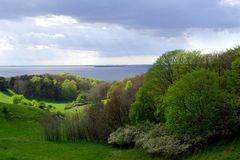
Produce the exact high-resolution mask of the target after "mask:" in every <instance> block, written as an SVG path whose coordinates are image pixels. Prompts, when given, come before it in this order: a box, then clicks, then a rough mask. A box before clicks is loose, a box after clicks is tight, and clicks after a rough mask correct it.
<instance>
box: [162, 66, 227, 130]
mask: <svg viewBox="0 0 240 160" xmlns="http://www.w3.org/2000/svg"><path fill="white" fill-rule="evenodd" d="M218 80H219V78H218V75H217V74H216V73H214V72H210V71H208V70H204V69H201V70H198V71H194V72H192V73H189V74H187V75H186V76H184V77H183V78H182V79H180V80H179V81H177V82H176V83H174V84H173V85H172V86H171V87H170V88H169V89H168V91H167V93H166V95H165V96H164V98H163V107H164V108H166V110H165V117H166V126H167V127H168V128H169V129H170V130H171V131H173V132H174V133H178V134H193V133H202V132H206V131H208V130H211V129H213V127H214V126H215V125H216V123H217V121H218V118H219V114H220V112H221V111H222V110H223V109H224V108H223V107H224V94H223V91H222V90H220V88H219V81H218ZM160 110H161V111H162V109H160Z"/></svg>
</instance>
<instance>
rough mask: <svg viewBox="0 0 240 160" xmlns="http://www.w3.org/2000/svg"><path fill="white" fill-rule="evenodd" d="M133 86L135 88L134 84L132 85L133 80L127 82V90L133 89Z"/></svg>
mask: <svg viewBox="0 0 240 160" xmlns="http://www.w3.org/2000/svg"><path fill="white" fill-rule="evenodd" d="M132 86H133V83H132V81H131V80H128V81H127V82H126V85H125V88H124V89H125V90H128V89H129V88H132Z"/></svg>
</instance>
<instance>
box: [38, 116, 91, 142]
mask: <svg viewBox="0 0 240 160" xmlns="http://www.w3.org/2000/svg"><path fill="white" fill-rule="evenodd" d="M41 126H42V129H43V134H44V137H45V139H46V140H49V141H57V140H61V139H65V140H67V141H79V140H82V139H85V140H89V139H90V138H89V137H90V136H89V131H88V126H87V121H86V116H85V114H83V113H82V112H78V113H68V114H66V115H65V117H61V116H60V115H58V114H55V113H48V114H45V115H44V116H43V117H42V120H41Z"/></svg>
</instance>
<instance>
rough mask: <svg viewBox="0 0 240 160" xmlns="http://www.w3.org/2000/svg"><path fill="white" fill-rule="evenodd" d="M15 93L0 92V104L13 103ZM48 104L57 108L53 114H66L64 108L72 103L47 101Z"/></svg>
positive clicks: (9, 91)
mask: <svg viewBox="0 0 240 160" xmlns="http://www.w3.org/2000/svg"><path fill="white" fill-rule="evenodd" d="M14 94H15V93H14V92H13V91H11V90H8V91H6V92H2V91H0V102H3V103H9V104H11V103H12V98H11V97H12V96H13V95H14ZM45 102H46V103H47V104H49V105H52V106H54V107H55V109H52V111H53V112H65V110H64V108H65V106H67V105H68V104H69V103H70V102H57V101H45Z"/></svg>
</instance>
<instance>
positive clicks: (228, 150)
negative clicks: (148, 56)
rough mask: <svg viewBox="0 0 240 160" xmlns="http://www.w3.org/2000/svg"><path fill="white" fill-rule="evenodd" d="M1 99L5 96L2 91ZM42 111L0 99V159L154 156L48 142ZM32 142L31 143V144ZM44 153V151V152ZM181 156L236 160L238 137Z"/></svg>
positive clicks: (239, 146)
mask: <svg viewBox="0 0 240 160" xmlns="http://www.w3.org/2000/svg"><path fill="white" fill-rule="evenodd" d="M0 97H1V99H5V100H6V101H7V100H8V96H7V95H6V94H3V93H1V95H0ZM3 108H7V110H8V111H9V114H10V115H12V116H13V117H12V118H11V119H10V120H6V119H5V117H4V114H3ZM42 114H43V111H41V110H40V109H36V108H33V107H28V106H22V105H13V104H6V103H0V126H1V129H0V157H1V158H0V159H1V160H9V159H19V160H21V159H29V160H30V159H31V160H35V159H36V160H38V159H42V160H49V159H51V160H55V159H56V160H58V159H60V160H61V159H62V160H64V159H66V158H68V159H73V160H74V159H85V160H92V159H94V160H97V159H99V160H118V159H119V160H120V159H126V160H131V159H140V160H141V159H142V160H147V159H154V158H153V157H149V156H147V155H144V154H142V153H140V152H138V151H136V150H121V149H114V148H111V147H110V146H106V145H101V144H96V143H90V142H86V141H82V142H78V143H71V142H65V141H62V142H47V141H45V140H44V139H43V138H42V134H41V129H40V125H39V123H38V120H39V117H40V116H41V115H42ZM32 146H34V147H32ZM43 153H44V154H43ZM182 159H186V160H196V159H197V160H205V159H208V160H216V159H217V160H237V159H240V140H239V139H236V140H228V141H221V142H219V143H218V144H214V145H212V146H209V147H207V148H205V149H204V150H203V151H200V152H198V153H194V154H192V155H190V156H188V157H184V158H182Z"/></svg>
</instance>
